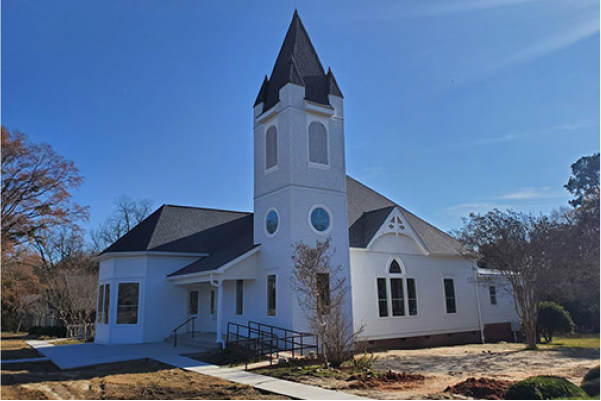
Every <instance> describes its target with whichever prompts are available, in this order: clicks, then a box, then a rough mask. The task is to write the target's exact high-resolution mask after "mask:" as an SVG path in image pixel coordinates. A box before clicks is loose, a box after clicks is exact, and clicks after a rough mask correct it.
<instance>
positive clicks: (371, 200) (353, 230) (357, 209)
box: [346, 176, 463, 256]
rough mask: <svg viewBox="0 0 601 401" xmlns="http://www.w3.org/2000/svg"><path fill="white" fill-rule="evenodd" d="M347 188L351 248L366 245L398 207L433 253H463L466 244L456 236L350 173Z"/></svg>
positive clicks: (455, 254)
mask: <svg viewBox="0 0 601 401" xmlns="http://www.w3.org/2000/svg"><path fill="white" fill-rule="evenodd" d="M346 190H347V196H348V220H349V242H350V246H351V247H354V248H366V247H367V245H368V244H369V242H370V241H371V239H372V238H373V237H374V235H375V234H376V231H377V230H378V229H379V228H380V227H381V226H382V224H383V223H384V221H385V219H386V218H387V217H388V215H389V214H390V213H391V211H392V209H393V208H395V207H397V208H398V209H399V210H400V212H401V214H402V215H403V217H404V218H405V220H406V221H407V223H408V224H409V225H410V226H411V228H412V229H413V231H414V232H415V233H416V235H417V236H418V237H419V239H420V240H421V241H422V243H423V244H424V246H425V247H426V248H427V249H428V250H429V251H430V254H432V255H446V256H461V255H463V246H462V244H461V243H460V242H459V241H457V240H456V239H455V238H453V237H451V236H450V235H448V234H447V233H445V232H443V231H441V230H439V229H438V228H436V227H434V226H433V225H431V224H429V223H427V222H425V221H424V220H422V219H420V218H419V217H417V216H416V215H414V214H413V213H411V212H409V211H408V210H406V209H405V208H403V207H402V206H400V205H398V204H397V203H394V202H393V201H391V200H390V199H388V198H386V197H384V196H383V195H380V194H379V193H377V192H376V191H374V190H373V189H371V188H368V187H367V186H365V185H363V184H362V183H360V182H359V181H357V180H355V179H353V178H351V177H349V176H347V189H346ZM374 227H375V228H374Z"/></svg>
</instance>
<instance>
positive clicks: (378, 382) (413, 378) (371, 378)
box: [348, 370, 426, 390]
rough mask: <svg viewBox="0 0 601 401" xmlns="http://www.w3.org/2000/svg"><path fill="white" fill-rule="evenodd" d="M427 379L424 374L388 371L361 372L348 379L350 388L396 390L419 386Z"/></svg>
mask: <svg viewBox="0 0 601 401" xmlns="http://www.w3.org/2000/svg"><path fill="white" fill-rule="evenodd" d="M424 380H426V378H425V377H424V375H420V374H411V373H405V372H403V373H397V372H393V371H390V370H389V371H388V372H386V373H383V374H380V375H370V374H360V375H353V376H351V377H350V378H349V379H348V381H350V382H352V383H350V384H349V388H350V389H355V390H356V389H368V388H380V389H382V390H394V389H399V388H410V387H415V386H419V385H421V384H422V383H423V381H424Z"/></svg>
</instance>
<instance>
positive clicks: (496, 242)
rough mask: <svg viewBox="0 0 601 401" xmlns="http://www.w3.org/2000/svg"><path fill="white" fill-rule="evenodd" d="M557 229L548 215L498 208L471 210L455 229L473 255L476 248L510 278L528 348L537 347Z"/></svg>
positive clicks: (511, 289) (490, 263) (477, 252)
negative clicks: (488, 210) (552, 245)
mask: <svg viewBox="0 0 601 401" xmlns="http://www.w3.org/2000/svg"><path fill="white" fill-rule="evenodd" d="M556 232H557V223H556V222H555V221H554V220H553V219H550V218H548V217H545V216H541V217H535V216H532V215H528V214H523V213H517V212H513V211H507V212H501V211H499V210H497V209H495V210H493V211H491V212H488V213H486V214H484V215H480V214H473V213H472V214H470V216H469V218H468V219H465V220H464V225H463V227H462V228H461V229H460V230H458V231H456V232H454V233H453V234H454V235H455V236H456V237H457V238H458V239H459V240H460V241H462V242H463V243H464V244H465V245H466V246H468V247H469V248H470V250H471V254H470V256H471V257H474V256H475V254H474V253H473V252H476V255H478V256H480V258H481V259H480V260H481V261H482V262H483V263H484V264H485V265H486V266H487V267H488V268H491V269H495V270H498V271H499V272H500V273H502V274H503V276H504V277H505V279H506V280H507V283H508V285H509V288H508V290H509V291H511V293H512V294H513V297H514V302H515V307H516V311H517V313H518V316H519V317H520V319H521V320H522V325H523V328H524V333H525V336H526V343H527V348H528V349H536V340H537V333H536V320H537V316H538V305H539V303H540V301H542V300H543V297H544V293H545V291H544V285H543V283H544V279H545V278H546V277H548V276H549V272H550V271H552V267H553V263H554V260H553V254H552V252H549V249H550V244H552V241H553V237H554V235H555V233H556Z"/></svg>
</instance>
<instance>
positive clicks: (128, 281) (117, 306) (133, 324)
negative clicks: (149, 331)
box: [109, 280, 143, 327]
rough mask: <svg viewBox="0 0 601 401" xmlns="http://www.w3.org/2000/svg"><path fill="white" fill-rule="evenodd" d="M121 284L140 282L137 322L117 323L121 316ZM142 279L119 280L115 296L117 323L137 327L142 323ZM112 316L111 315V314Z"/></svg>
mask: <svg viewBox="0 0 601 401" xmlns="http://www.w3.org/2000/svg"><path fill="white" fill-rule="evenodd" d="M121 284H138V322H137V323H117V321H118V317H119V285H121ZM142 312H143V309H142V281H139V280H125V281H118V282H117V295H116V297H115V325H117V326H127V327H135V326H140V325H141V324H142V316H143V314H142ZM109 317H110V315H109Z"/></svg>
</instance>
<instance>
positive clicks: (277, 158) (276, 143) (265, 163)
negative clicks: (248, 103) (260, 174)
mask: <svg viewBox="0 0 601 401" xmlns="http://www.w3.org/2000/svg"><path fill="white" fill-rule="evenodd" d="M271 127H273V128H274V129H275V148H276V152H277V155H276V161H275V165H273V166H271V167H269V168H267V131H269V129H270V128H271ZM279 136H280V133H279V131H278V127H276V125H275V124H270V125H268V126H267V127H266V128H265V133H264V134H263V151H264V152H265V154H264V157H263V163H264V164H263V171H264V174H265V175H267V174H271V173H273V172H274V171H276V170H277V169H278V168H279V166H280V141H279Z"/></svg>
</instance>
